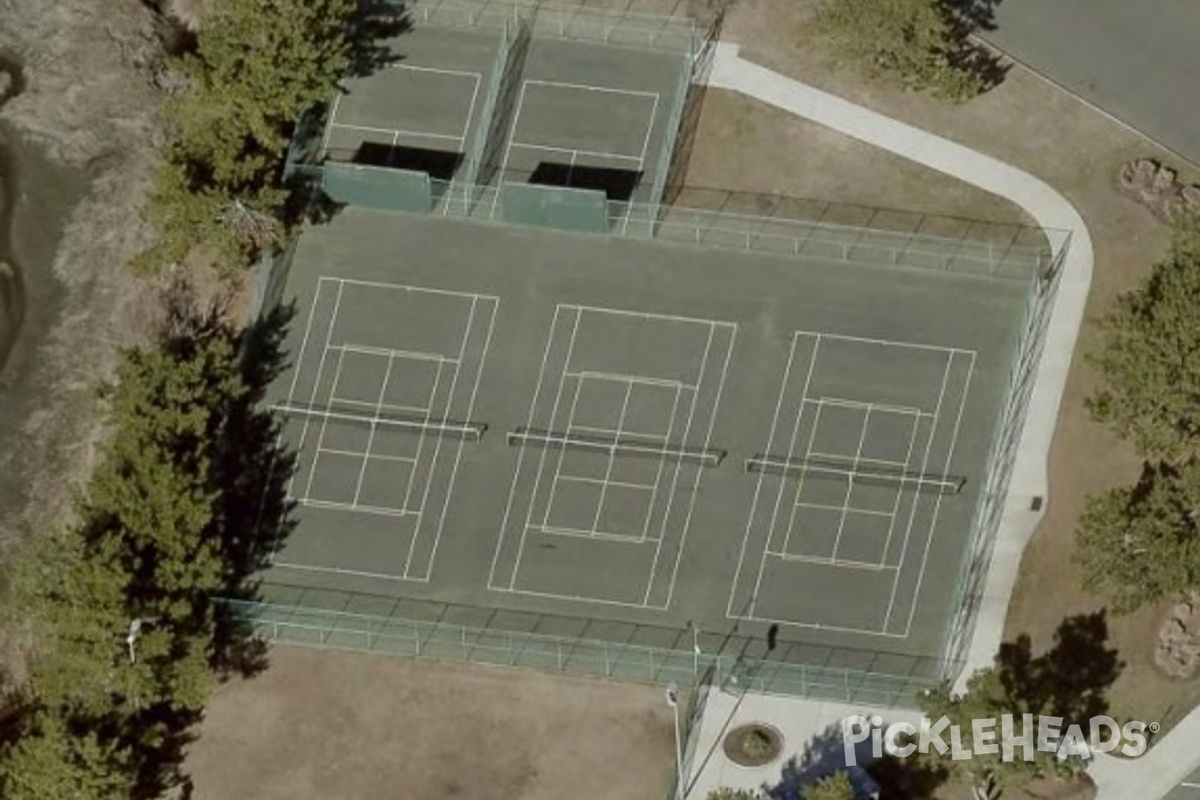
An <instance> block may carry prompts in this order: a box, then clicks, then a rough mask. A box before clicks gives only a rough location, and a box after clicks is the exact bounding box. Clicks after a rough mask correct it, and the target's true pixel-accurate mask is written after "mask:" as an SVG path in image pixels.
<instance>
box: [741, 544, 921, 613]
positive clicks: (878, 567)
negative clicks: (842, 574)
mask: <svg viewBox="0 0 1200 800" xmlns="http://www.w3.org/2000/svg"><path fill="white" fill-rule="evenodd" d="M767 555H769V556H771V557H773V558H777V559H779V560H780V561H796V562H798V563H803V564H818V565H820V566H822V567H845V568H847V569H860V570H866V571H867V572H886V571H888V570H895V569H899V567H893V566H891V565H888V564H872V563H870V562H869V561H853V560H848V559H844V558H843V559H829V558H822V557H821V556H801V555H796V554H795V553H774V552H769V553H767ZM752 619H758V618H757V617H753V618H752Z"/></svg>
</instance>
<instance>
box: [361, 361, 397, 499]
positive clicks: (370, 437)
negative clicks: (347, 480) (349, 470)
mask: <svg viewBox="0 0 1200 800" xmlns="http://www.w3.org/2000/svg"><path fill="white" fill-rule="evenodd" d="M394 363H396V359H394V358H388V362H387V369H385V370H384V371H383V383H381V384H380V385H379V401H378V402H377V403H376V404H375V414H374V416H373V417H372V418H371V430H370V432H369V433H368V434H367V450H366V452H365V453H363V462H362V466H361V467H360V468H359V470H358V482H357V483H356V484H355V485H354V505H358V498H359V496H360V495H361V494H362V487H363V479H364V478H365V477H366V476H367V464H368V463H370V461H371V448H372V447H373V446H374V444H375V431H376V426H377V425H378V423H379V418H380V415H381V414H382V413H383V409H382V408H381V406H382V405H383V398H384V396H385V395H386V394H387V385H388V379H389V378H390V377H391V376H392V364H394ZM410 480H411V477H410Z"/></svg>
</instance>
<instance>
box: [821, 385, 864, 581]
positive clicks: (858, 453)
mask: <svg viewBox="0 0 1200 800" xmlns="http://www.w3.org/2000/svg"><path fill="white" fill-rule="evenodd" d="M870 425H871V406H870V405H868V406H867V413H866V414H864V415H863V426H862V431H861V432H860V433H859V435H858V448H857V449H856V450H855V451H854V461H853V462H851V463H852V465H853V466H852V467H851V470H852V471H853V470H857V469H858V464H859V459H860V458H862V450H863V445H864V444H866V441H867V429H868V428H869V427H870ZM811 457H812V453H811V452H810V453H809V458H811ZM853 494H854V476H853V475H851V476H850V478H849V479H848V480H847V481H846V497H845V499H844V500H843V501H842V514H841V517H840V518H839V520H838V529H837V535H836V536H834V538H833V554H832V555H830V558H831V559H833V561H834V562H836V561H837V553H838V547H839V546H840V545H841V543H842V532H843V531H844V530H845V529H846V517H847V516H848V515H849V513H850V497H851V496H852V495H853Z"/></svg>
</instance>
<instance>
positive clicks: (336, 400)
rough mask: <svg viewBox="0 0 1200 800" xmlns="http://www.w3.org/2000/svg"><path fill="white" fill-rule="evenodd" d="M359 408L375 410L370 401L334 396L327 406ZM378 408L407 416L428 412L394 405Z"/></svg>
mask: <svg viewBox="0 0 1200 800" xmlns="http://www.w3.org/2000/svg"><path fill="white" fill-rule="evenodd" d="M338 405H342V406H360V407H363V408H375V404H374V403H372V402H371V401H370V400H355V399H354V398H352V397H337V396H336V395H335V396H333V397H330V398H329V406H330V408H332V407H333V406H338ZM379 408H380V409H381V410H383V411H403V412H405V413H408V414H424V413H426V412H428V411H429V409H428V408H421V407H419V406H401V405H396V404H395V403H380V404H379Z"/></svg>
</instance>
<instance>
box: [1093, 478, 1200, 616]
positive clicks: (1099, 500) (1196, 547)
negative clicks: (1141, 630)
mask: <svg viewBox="0 0 1200 800" xmlns="http://www.w3.org/2000/svg"><path fill="white" fill-rule="evenodd" d="M1198 515H1200V466H1198V465H1197V462H1195V461H1192V462H1188V463H1186V464H1184V465H1182V466H1180V467H1173V466H1170V465H1166V464H1158V465H1147V466H1146V468H1145V469H1144V470H1143V473H1142V478H1141V480H1140V481H1139V482H1138V483H1137V485H1136V486H1130V487H1121V488H1119V489H1111V490H1109V491H1107V492H1102V493H1100V494H1097V495H1093V496H1091V497H1089V498H1088V500H1087V504H1086V506H1085V507H1084V512H1083V515H1082V516H1081V517H1080V520H1079V525H1078V528H1077V529H1076V534H1075V549H1074V559H1075V561H1076V563H1078V564H1079V565H1080V567H1081V568H1082V570H1083V576H1084V577H1083V585H1084V588H1085V589H1087V590H1088V591H1091V592H1094V593H1096V594H1098V595H1099V596H1100V597H1102V598H1104V599H1105V601H1106V602H1108V603H1109V604H1110V605H1111V606H1112V608H1113V610H1114V611H1117V612H1118V613H1124V612H1130V611H1135V610H1137V609H1139V608H1141V607H1143V606H1145V605H1151V604H1154V603H1160V602H1163V601H1166V600H1171V599H1174V598H1175V597H1177V596H1178V595H1180V594H1182V593H1184V592H1187V591H1189V590H1191V589H1195V588H1197V587H1200V516H1198Z"/></svg>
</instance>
